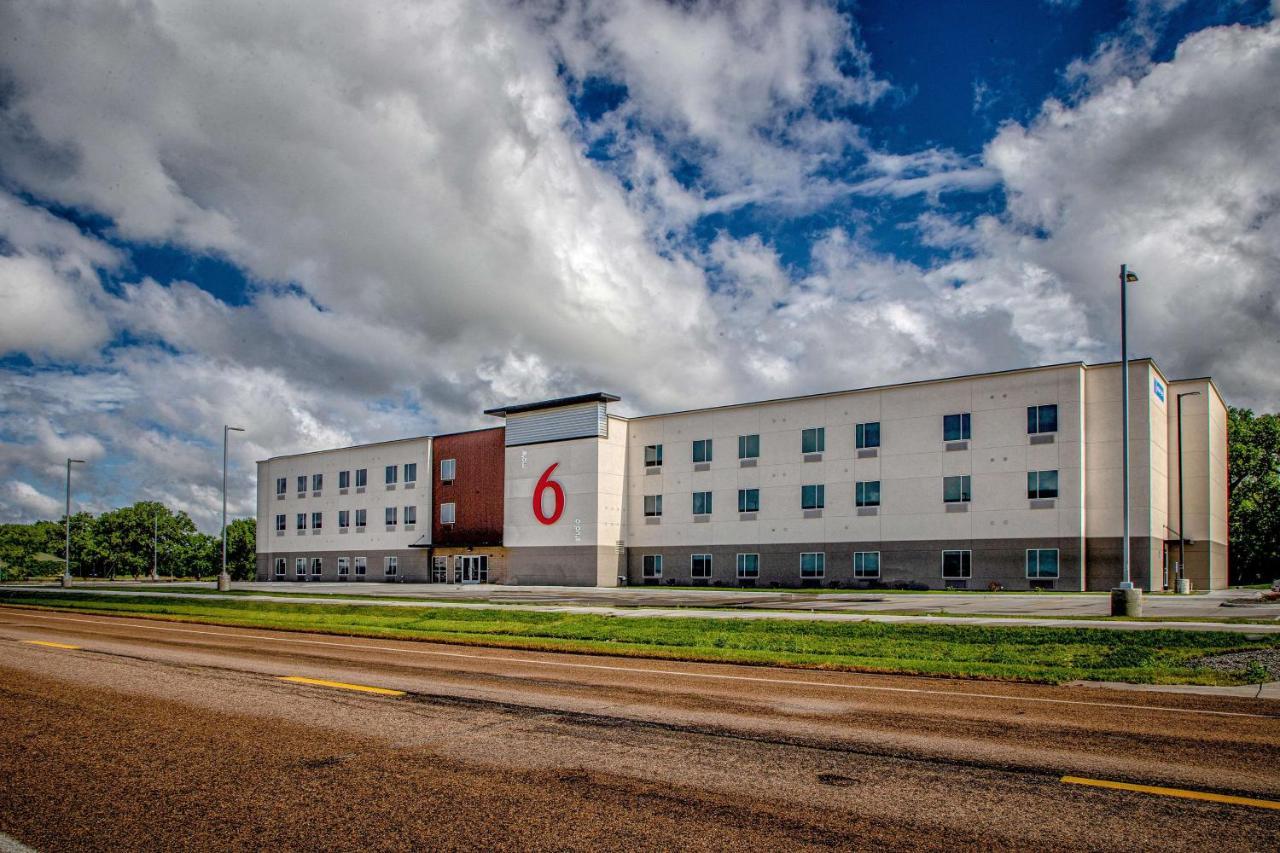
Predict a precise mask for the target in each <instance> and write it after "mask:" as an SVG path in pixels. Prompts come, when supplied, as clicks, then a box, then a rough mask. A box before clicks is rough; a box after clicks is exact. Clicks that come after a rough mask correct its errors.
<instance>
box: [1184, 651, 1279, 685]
mask: <svg viewBox="0 0 1280 853" xmlns="http://www.w3.org/2000/svg"><path fill="white" fill-rule="evenodd" d="M1255 663H1257V664H1261V665H1262V668H1263V669H1265V670H1266V671H1267V674H1268V675H1269V676H1270V680H1272V681H1280V649H1254V650H1252V651H1247V652H1231V653H1230V654H1225V655H1209V656H1208V657H1202V658H1196V659H1194V660H1192V661H1190V664H1191V665H1192V666H1202V667H1205V668H1206V669H1215V670H1217V671H1218V672H1240V671H1242V670H1246V669H1248V668H1249V667H1250V665H1251V664H1255Z"/></svg>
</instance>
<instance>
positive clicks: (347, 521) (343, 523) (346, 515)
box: [338, 509, 351, 530]
mask: <svg viewBox="0 0 1280 853" xmlns="http://www.w3.org/2000/svg"><path fill="white" fill-rule="evenodd" d="M350 526H351V510H349V509H340V510H338V527H340V528H342V529H343V530H346V529H347V528H348V527H350Z"/></svg>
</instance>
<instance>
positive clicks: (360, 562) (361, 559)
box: [355, 557, 367, 576]
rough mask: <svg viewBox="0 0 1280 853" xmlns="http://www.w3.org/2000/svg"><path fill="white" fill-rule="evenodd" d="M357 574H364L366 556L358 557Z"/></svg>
mask: <svg viewBox="0 0 1280 853" xmlns="http://www.w3.org/2000/svg"><path fill="white" fill-rule="evenodd" d="M355 562H356V574H357V575H360V576H363V575H364V572H365V567H366V565H367V564H366V562H365V558H364V557H356V561H355Z"/></svg>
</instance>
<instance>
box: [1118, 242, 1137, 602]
mask: <svg viewBox="0 0 1280 853" xmlns="http://www.w3.org/2000/svg"><path fill="white" fill-rule="evenodd" d="M1137 280H1138V274H1137V273H1135V272H1133V271H1132V270H1130V269H1129V267H1128V265H1127V264H1121V265H1120V396H1121V398H1122V400H1121V414H1120V432H1121V433H1122V434H1121V437H1120V447H1121V454H1122V456H1123V459H1124V544H1123V545H1122V547H1123V549H1124V553H1123V555H1122V557H1121V559H1122V561H1123V565H1124V575H1123V577H1122V578H1121V580H1120V586H1119V588H1118V589H1115V590H1112V592H1111V615H1112V616H1139V615H1141V614H1142V590H1135V589H1134V587H1133V580H1132V579H1131V575H1130V572H1129V314H1128V298H1127V297H1128V292H1129V285H1130V284H1133V283H1135V282H1137Z"/></svg>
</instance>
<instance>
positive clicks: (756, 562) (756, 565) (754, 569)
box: [738, 554, 760, 578]
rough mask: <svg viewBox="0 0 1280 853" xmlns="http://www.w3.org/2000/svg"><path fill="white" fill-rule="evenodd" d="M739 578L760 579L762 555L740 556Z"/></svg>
mask: <svg viewBox="0 0 1280 853" xmlns="http://www.w3.org/2000/svg"><path fill="white" fill-rule="evenodd" d="M738 577H740V578H758V577H760V555H759V554H739V555H738Z"/></svg>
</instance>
